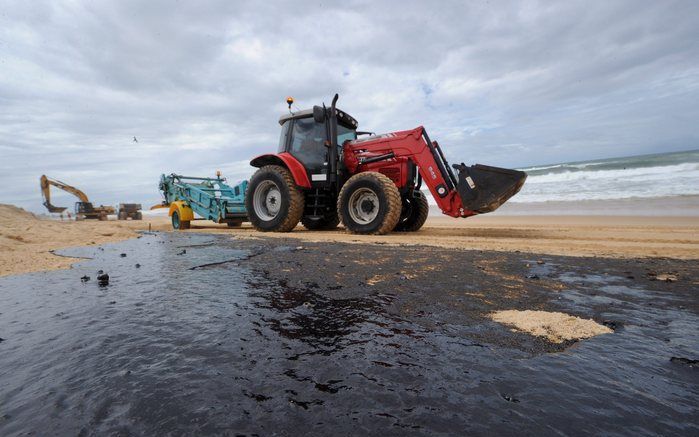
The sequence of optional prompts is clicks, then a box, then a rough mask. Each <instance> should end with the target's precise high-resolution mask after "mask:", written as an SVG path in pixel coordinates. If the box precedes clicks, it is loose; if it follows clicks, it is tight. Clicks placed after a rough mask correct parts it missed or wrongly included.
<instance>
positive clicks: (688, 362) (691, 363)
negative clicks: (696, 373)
mask: <svg viewBox="0 0 699 437" xmlns="http://www.w3.org/2000/svg"><path fill="white" fill-rule="evenodd" d="M670 361H671V362H673V363H676V364H684V365H685V366H689V367H695V366H699V360H690V359H689V358H684V357H672V358H670Z"/></svg>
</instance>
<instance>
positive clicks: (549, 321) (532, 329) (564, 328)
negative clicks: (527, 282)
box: [490, 310, 614, 343]
mask: <svg viewBox="0 0 699 437" xmlns="http://www.w3.org/2000/svg"><path fill="white" fill-rule="evenodd" d="M490 317H491V318H492V319H493V320H494V321H496V322H499V323H502V324H504V325H508V326H512V327H514V328H515V329H516V330H518V331H524V332H528V333H530V334H532V335H536V336H540V337H546V338H547V339H548V340H549V341H551V342H553V343H563V342H564V341H569V340H581V339H584V338H590V337H594V336H596V335H600V334H610V333H612V332H614V331H612V330H611V329H610V328H608V327H606V326H604V325H601V324H599V323H597V322H595V321H594V320H591V319H581V318H580V317H575V316H571V315H570V314H565V313H559V312H549V311H531V310H526V311H518V310H503V311H496V312H494V313H492V314H490Z"/></svg>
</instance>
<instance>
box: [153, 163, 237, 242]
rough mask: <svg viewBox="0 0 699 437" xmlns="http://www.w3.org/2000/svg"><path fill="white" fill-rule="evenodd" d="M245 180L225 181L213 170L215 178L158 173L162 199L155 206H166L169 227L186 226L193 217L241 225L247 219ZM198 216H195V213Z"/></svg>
mask: <svg viewBox="0 0 699 437" xmlns="http://www.w3.org/2000/svg"><path fill="white" fill-rule="evenodd" d="M247 185H248V182H247V181H242V182H240V183H239V184H238V185H235V186H230V185H228V184H226V179H225V178H222V177H221V174H220V172H216V177H215V178H206V177H193V176H182V175H178V174H174V173H173V174H170V175H162V176H160V184H159V189H160V191H161V192H162V194H163V197H164V200H163V203H162V204H160V205H156V206H154V207H153V208H151V209H155V208H169V212H168V214H169V216H170V217H171V218H172V227H173V228H175V229H188V228H189V227H190V224H191V222H192V220H211V221H213V222H215V223H227V224H228V226H229V227H237V226H240V225H241V224H242V223H243V222H244V221H246V220H247V213H246V210H245V190H246V188H247ZM195 213H196V215H197V216H199V218H195V215H194V214H195Z"/></svg>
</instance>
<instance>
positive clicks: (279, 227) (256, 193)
mask: <svg viewBox="0 0 699 437" xmlns="http://www.w3.org/2000/svg"><path fill="white" fill-rule="evenodd" d="M303 207H304V198H303V193H301V191H300V190H299V189H298V188H296V184H295V183H294V179H293V177H292V176H291V173H290V172H289V170H287V169H286V168H284V167H281V166H279V165H266V166H264V167H262V168H260V169H259V170H257V171H256V172H255V174H254V175H252V177H251V178H250V183H249V184H248V189H247V191H246V192H245V209H246V210H247V212H248V218H249V219H250V223H252V226H253V227H254V228H255V229H257V230H258V231H262V232H289V231H291V230H292V229H294V228H295V227H296V225H298V223H299V220H301V216H302V215H303Z"/></svg>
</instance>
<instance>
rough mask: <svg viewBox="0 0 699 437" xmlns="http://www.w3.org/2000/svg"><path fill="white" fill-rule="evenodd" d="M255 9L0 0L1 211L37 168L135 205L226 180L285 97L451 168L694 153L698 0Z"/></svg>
mask: <svg viewBox="0 0 699 437" xmlns="http://www.w3.org/2000/svg"><path fill="white" fill-rule="evenodd" d="M272 3H273V2H249V3H247V2H243V3H238V2H232V1H208V2H203V1H197V2H194V1H191V2H185V1H179V2H176V1H118V2H117V1H113V2H107V1H83V2H79V1H76V2H73V1H70V2H60V1H47V2H41V1H31V2H29V1H5V0H0V202H2V203H14V204H17V205H20V206H23V207H25V208H28V209H31V210H33V211H41V210H42V208H43V207H42V206H41V197H40V193H39V189H38V179H39V176H40V175H41V174H47V175H48V176H50V177H54V178H57V179H60V180H64V181H66V182H68V183H71V184H74V185H76V186H78V187H80V188H82V189H83V190H84V191H86V192H87V193H88V195H90V196H91V197H92V198H93V200H94V201H95V202H96V203H105V204H115V203H118V202H125V201H139V202H143V203H144V204H148V205H150V204H152V203H156V202H158V201H159V194H158V192H157V182H158V178H159V175H160V174H161V173H171V172H179V173H185V174H188V175H213V174H214V173H215V171H216V170H217V169H220V170H222V171H223V173H224V175H226V176H228V177H229V179H230V180H237V179H242V178H245V177H247V176H249V175H250V174H251V172H252V169H251V168H250V167H249V165H248V162H249V159H250V158H251V157H253V156H255V155H257V154H260V153H264V152H269V151H273V150H275V149H276V143H277V139H278V135H279V125H278V124H277V119H278V118H279V116H280V115H281V114H282V113H284V111H285V110H286V104H285V103H284V99H285V97H286V96H288V95H291V96H294V97H295V98H296V101H297V104H296V105H297V106H298V107H299V108H306V107H310V106H311V105H313V104H319V103H321V102H323V101H325V102H326V103H329V100H330V98H331V96H332V94H333V93H335V92H338V93H340V107H342V108H343V109H345V110H347V111H348V112H349V113H351V114H352V115H353V116H355V118H357V119H358V120H359V121H360V127H361V128H364V129H367V130H373V131H377V132H389V131H394V130H402V129H409V128H413V127H416V126H418V125H424V126H425V127H426V128H427V129H428V131H429V132H430V135H431V137H432V138H433V139H437V140H439V142H440V144H442V146H443V147H444V149H445V150H446V152H447V155H448V157H450V158H451V160H452V161H465V162H467V163H475V162H481V163H485V164H491V165H499V166H508V167H523V166H529V165H534V164H545V163H555V162H564V161H571V160H586V159H596V158H602V157H613V156H626V155H633V154H644V153H658V152H665V151H673V150H688V149H696V148H699V104H698V103H699V44H697V41H699V2H697V1H686V2H672V1H662V2H658V1H648V2H644V1H637V0H631V1H592V2H591V1H581V2H573V1H566V2H505V1H482V2H478V1H472V2H464V1H456V2H446V1H443V2H433V1H432V2H427V1H425V2H409V1H402V2H380V1H366V2H354V1H343V2H338V3H335V2H330V1H327V0H326V1H323V0H319V1H318V0H317V1H314V2H303V1H298V0H297V1H293V2H288V3H276V2H274V3H275V4H274V5H273V4H272ZM134 136H136V137H137V138H138V143H134V142H133V141H132V139H133V137H134ZM54 197H55V199H56V202H54V203H55V204H58V205H71V204H72V202H73V201H74V199H73V198H71V197H70V196H68V195H59V193H55V195H54ZM144 206H145V205H144Z"/></svg>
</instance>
